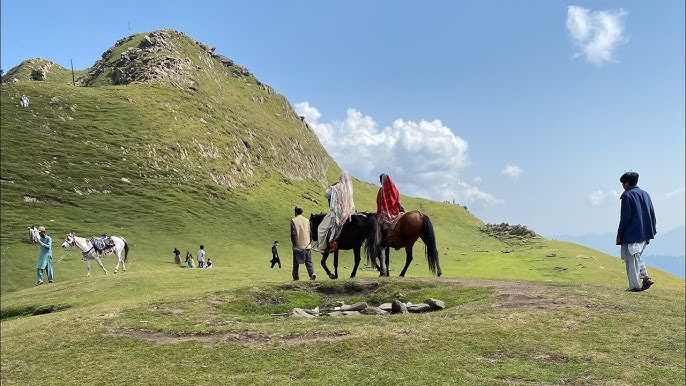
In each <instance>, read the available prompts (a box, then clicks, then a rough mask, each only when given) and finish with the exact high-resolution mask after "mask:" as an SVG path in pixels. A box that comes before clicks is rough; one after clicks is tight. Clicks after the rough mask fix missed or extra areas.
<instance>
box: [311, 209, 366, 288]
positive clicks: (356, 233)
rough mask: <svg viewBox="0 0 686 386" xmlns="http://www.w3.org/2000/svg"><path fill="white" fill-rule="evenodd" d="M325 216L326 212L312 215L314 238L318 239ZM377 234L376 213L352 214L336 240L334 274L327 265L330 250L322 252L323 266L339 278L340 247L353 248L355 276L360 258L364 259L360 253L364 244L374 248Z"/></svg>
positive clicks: (353, 273) (330, 275) (331, 275)
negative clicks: (319, 228)
mask: <svg viewBox="0 0 686 386" xmlns="http://www.w3.org/2000/svg"><path fill="white" fill-rule="evenodd" d="M324 216H326V214H325V213H319V214H311V215H310V233H311V236H312V240H317V228H318V227H319V224H321V223H322V220H323V219H324ZM375 234H376V216H375V215H374V213H368V212H359V213H355V214H353V215H352V216H350V219H349V220H348V221H346V222H345V224H344V225H343V229H341V234H340V236H338V240H337V241H336V245H337V249H336V250H335V251H334V252H333V267H334V273H333V274H332V273H331V271H329V267H327V266H326V258H327V257H328V256H329V253H330V252H328V251H327V252H325V253H323V254H322V267H323V268H324V271H326V274H327V275H328V276H329V278H331V279H338V250H340V249H345V250H349V249H352V250H353V253H354V254H355V267H354V268H353V272H352V273H351V274H350V277H351V278H353V277H355V275H356V274H357V268H358V267H359V265H360V260H362V257H361V255H360V250H361V248H362V244H365V248H372V246H373V240H374V237H375ZM367 254H369V252H367Z"/></svg>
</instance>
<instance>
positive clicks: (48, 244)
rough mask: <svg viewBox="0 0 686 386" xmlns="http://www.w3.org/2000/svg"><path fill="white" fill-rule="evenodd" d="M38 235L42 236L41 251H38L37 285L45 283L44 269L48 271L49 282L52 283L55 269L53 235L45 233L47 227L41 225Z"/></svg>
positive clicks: (40, 241)
mask: <svg viewBox="0 0 686 386" xmlns="http://www.w3.org/2000/svg"><path fill="white" fill-rule="evenodd" d="M38 235H39V236H40V240H38V242H39V243H40V252H39V253H38V263H37V264H36V269H37V280H36V285H41V284H43V270H44V269H46V270H47V271H48V283H52V280H53V270H52V237H50V236H48V235H47V234H46V233H45V227H44V226H41V227H39V228H38Z"/></svg>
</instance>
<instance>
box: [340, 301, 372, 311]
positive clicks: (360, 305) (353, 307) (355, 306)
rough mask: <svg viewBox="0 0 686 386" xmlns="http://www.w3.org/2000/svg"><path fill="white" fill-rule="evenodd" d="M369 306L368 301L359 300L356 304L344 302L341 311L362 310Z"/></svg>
mask: <svg viewBox="0 0 686 386" xmlns="http://www.w3.org/2000/svg"><path fill="white" fill-rule="evenodd" d="M365 308H367V303H365V302H358V303H355V304H344V305H342V306H341V308H340V311H362V310H364V309H365Z"/></svg>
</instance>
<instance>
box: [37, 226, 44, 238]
mask: <svg viewBox="0 0 686 386" xmlns="http://www.w3.org/2000/svg"><path fill="white" fill-rule="evenodd" d="M38 234H40V235H41V236H45V227H44V226H42V225H41V226H39V227H38Z"/></svg>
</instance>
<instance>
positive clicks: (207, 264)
mask: <svg viewBox="0 0 686 386" xmlns="http://www.w3.org/2000/svg"><path fill="white" fill-rule="evenodd" d="M205 268H212V260H210V258H209V257H208V258H207V263H206V264H205Z"/></svg>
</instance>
